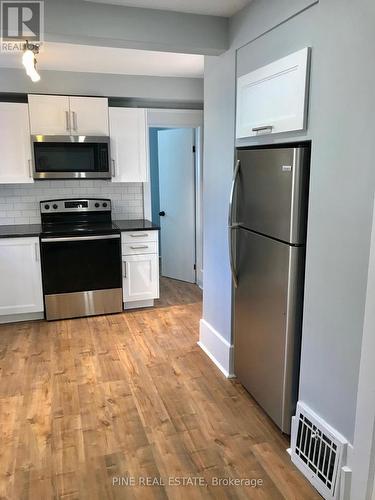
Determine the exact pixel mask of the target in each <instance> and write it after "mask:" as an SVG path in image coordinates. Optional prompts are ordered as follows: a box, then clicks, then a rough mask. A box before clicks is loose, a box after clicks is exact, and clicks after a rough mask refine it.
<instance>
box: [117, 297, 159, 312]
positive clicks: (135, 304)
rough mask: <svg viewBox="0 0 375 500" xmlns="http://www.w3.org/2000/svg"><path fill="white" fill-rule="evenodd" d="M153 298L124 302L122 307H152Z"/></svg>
mask: <svg viewBox="0 0 375 500" xmlns="http://www.w3.org/2000/svg"><path fill="white" fill-rule="evenodd" d="M153 306H154V299H150V300H134V301H133V302H124V309H125V310H126V311H127V310H128V309H140V308H142V307H153Z"/></svg>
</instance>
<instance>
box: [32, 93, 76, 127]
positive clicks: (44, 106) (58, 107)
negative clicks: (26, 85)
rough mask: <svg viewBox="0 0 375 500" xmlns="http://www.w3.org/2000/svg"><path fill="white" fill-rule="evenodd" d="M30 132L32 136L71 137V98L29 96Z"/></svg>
mask: <svg viewBox="0 0 375 500" xmlns="http://www.w3.org/2000/svg"><path fill="white" fill-rule="evenodd" d="M28 100H29V114H30V131H31V134H32V135H69V134H70V112H69V97H67V96H59V95H34V94H32V95H29V96H28Z"/></svg>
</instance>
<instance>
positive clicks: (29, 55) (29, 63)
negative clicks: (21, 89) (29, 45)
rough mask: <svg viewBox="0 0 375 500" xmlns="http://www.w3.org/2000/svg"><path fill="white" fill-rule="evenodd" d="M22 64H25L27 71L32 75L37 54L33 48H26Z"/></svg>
mask: <svg viewBox="0 0 375 500" xmlns="http://www.w3.org/2000/svg"><path fill="white" fill-rule="evenodd" d="M22 64H23V65H24V66H25V69H26V73H27V74H28V75H30V72H31V71H32V70H33V69H34V65H35V56H34V53H33V51H32V50H25V52H24V53H23V56H22Z"/></svg>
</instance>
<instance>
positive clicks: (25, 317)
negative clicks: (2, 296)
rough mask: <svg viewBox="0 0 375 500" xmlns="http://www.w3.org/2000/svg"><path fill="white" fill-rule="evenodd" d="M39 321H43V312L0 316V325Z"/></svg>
mask: <svg viewBox="0 0 375 500" xmlns="http://www.w3.org/2000/svg"><path fill="white" fill-rule="evenodd" d="M39 319H44V312H34V313H21V314H7V315H4V316H0V324H5V323H19V322H21V321H36V320H39Z"/></svg>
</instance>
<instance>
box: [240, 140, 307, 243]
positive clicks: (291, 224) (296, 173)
mask: <svg viewBox="0 0 375 500" xmlns="http://www.w3.org/2000/svg"><path fill="white" fill-rule="evenodd" d="M237 157H238V159H239V160H240V164H241V167H240V174H239V182H238V188H237V203H236V206H237V221H238V222H239V223H240V224H241V226H243V227H245V228H247V229H250V230H253V231H257V232H259V233H262V234H265V235H268V236H271V237H272V238H277V239H279V240H281V241H285V242H289V243H292V244H303V243H304V242H305V237H306V213H307V201H308V200H307V197H308V189H307V187H308V177H309V149H308V147H296V148H268V149H244V150H242V149H240V150H238V154H237Z"/></svg>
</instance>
